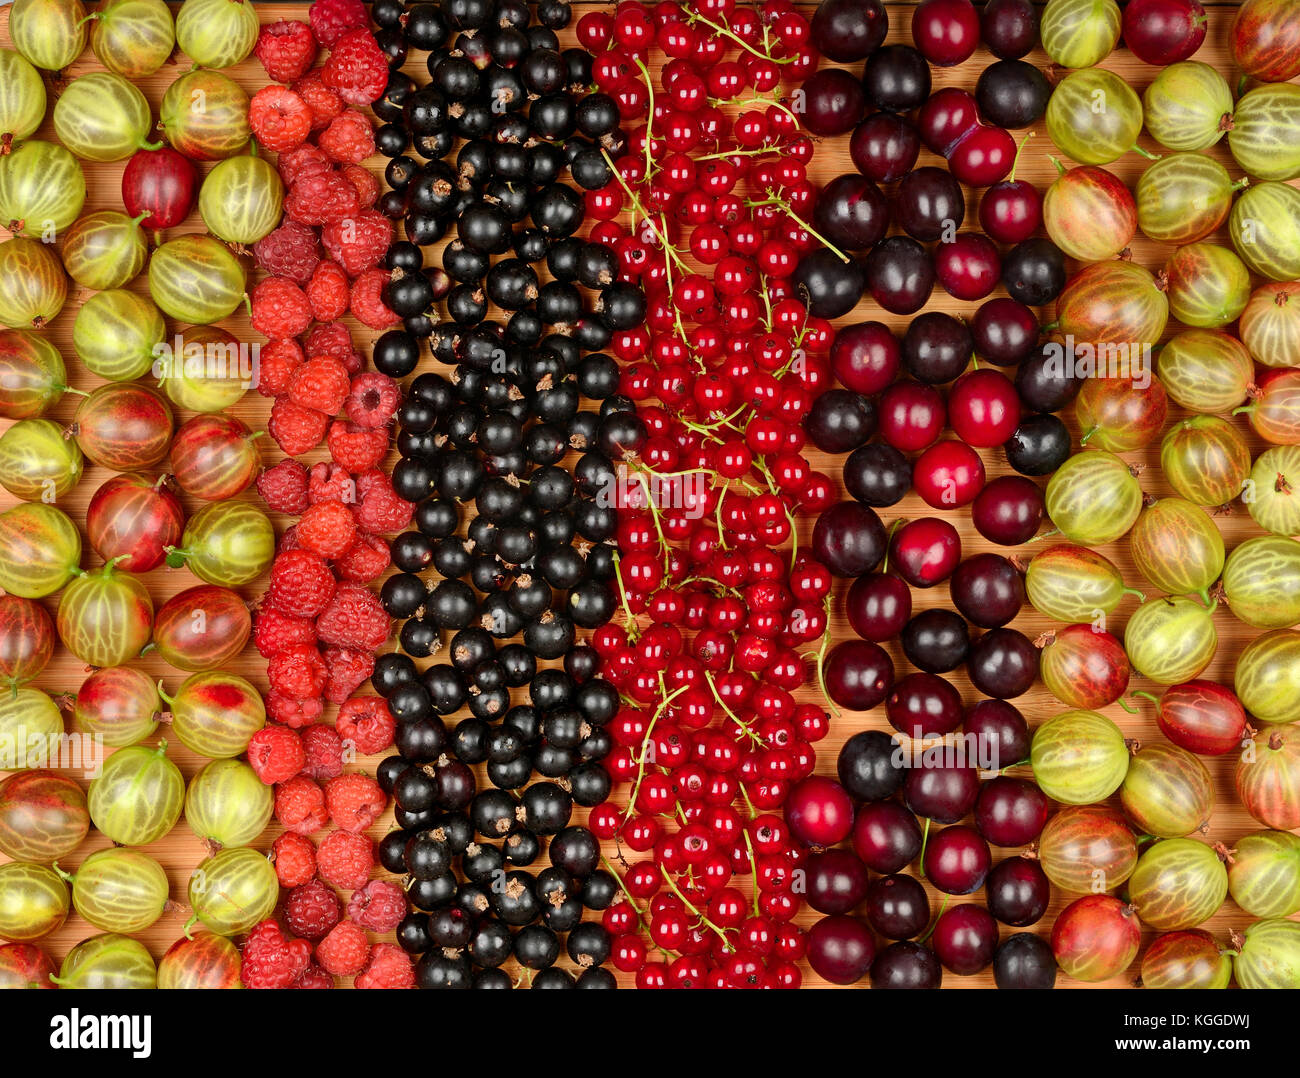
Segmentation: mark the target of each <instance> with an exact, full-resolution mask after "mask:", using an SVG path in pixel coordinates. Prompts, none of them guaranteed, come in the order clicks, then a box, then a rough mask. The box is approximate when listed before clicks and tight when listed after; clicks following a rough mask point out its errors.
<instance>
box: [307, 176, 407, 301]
mask: <svg viewBox="0 0 1300 1078" xmlns="http://www.w3.org/2000/svg"><path fill="white" fill-rule="evenodd" d="M338 179H339V180H340V182H342V183H345V184H347V186H348V191H349V193H350V194H351V195H352V197H353V198H354V199H355V198H356V194H357V189H356V188H355V187H353V186H352V185H351V184H350V183H348V181H347V180H345V179H343V177H341V176H339V177H338ZM304 223H306V224H313V223H316V222H311V221H307V222H304ZM320 238H321V243H323V244H324V245H325V250H327V251H328V252H329V253H330V256H331V257H332V258H333V259H334V261H335V262H337V263H338V264H339V265H340V266H342V267H343V268H344V269H345V270H347V272H348V276H349V277H355V276H356V275H357V274H359V273H362V272H364V271H365V270H368V269H370V267H371V266H377V265H378V264H379V263H380V261H382V259H383V257H384V255H385V254H387V253H388V245H389V243H390V242H392V238H393V226H392V223H391V222H390V221H389V220H388V218H387V217H385V216H384V215H383V214H382V213H380V212H379V211H378V210H357V211H355V212H354V213H352V214H350V215H344V216H341V217H331V218H329V219H328V220H326V221H325V222H324V227H323V228H322V229H321V234H320Z"/></svg>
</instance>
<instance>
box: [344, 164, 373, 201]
mask: <svg viewBox="0 0 1300 1078" xmlns="http://www.w3.org/2000/svg"><path fill="white" fill-rule="evenodd" d="M341 171H342V173H343V175H344V176H346V177H347V178H348V182H349V183H350V184H352V186H353V187H355V188H356V189H357V199H358V201H360V203H361V208H362V209H363V210H368V209H370V207H371V206H373V205H374V204H375V202H376V201H377V200H378V198H379V181H378V180H377V179H375V177H374V175H373V174H372V173H371V172H370V170H369V169H366V168H362V167H361V166H360V165H344V166H343V168H342V170H341Z"/></svg>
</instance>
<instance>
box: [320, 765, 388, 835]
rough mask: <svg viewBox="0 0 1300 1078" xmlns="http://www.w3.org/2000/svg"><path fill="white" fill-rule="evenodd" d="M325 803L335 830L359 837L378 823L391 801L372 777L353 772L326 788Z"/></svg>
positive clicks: (335, 780)
mask: <svg viewBox="0 0 1300 1078" xmlns="http://www.w3.org/2000/svg"><path fill="white" fill-rule="evenodd" d="M325 803H326V804H327V805H328V806H329V810H330V819H331V820H333V821H334V825H335V826H336V827H341V828H342V829H343V830H344V831H351V832H352V833H353V834H358V833H360V832H362V831H364V830H365V829H366V828H367V827H369V826H370V825H371V824H373V823H374V822H375V821H376V820H377V819H379V815H380V813H382V812H383V811H384V809H385V808H387V806H388V799H387V798H386V797H385V796H384V791H383V790H381V789H380V788H379V783H377V782H376V781H375V780H374V779H372V778H371V777H370V776H369V775H363V774H361V773H360V772H351V773H349V774H346V775H339V776H338V777H337V778H333V779H330V780H329V782H327V783H326V784H325Z"/></svg>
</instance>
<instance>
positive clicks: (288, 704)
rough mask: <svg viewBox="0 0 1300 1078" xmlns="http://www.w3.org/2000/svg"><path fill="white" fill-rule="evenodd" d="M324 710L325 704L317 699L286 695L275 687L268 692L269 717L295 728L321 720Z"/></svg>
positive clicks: (267, 711)
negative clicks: (302, 698) (301, 698)
mask: <svg viewBox="0 0 1300 1078" xmlns="http://www.w3.org/2000/svg"><path fill="white" fill-rule="evenodd" d="M324 710H325V707H324V705H323V704H322V703H321V702H320V701H319V700H316V699H311V700H300V699H299V698H298V697H296V696H285V695H284V693H282V692H276V691H275V690H274V689H272V690H271V691H270V692H269V693H267V694H266V715H267V718H269V719H270V720H271V721H272V722H278V723H281V724H282V725H284V726H290V727H292V728H293V729H295V730H298V729H300V728H302V727H304V726H310V725H311V724H312V723H314V722H319V721H320V717H321V714H322V713H323V712H324Z"/></svg>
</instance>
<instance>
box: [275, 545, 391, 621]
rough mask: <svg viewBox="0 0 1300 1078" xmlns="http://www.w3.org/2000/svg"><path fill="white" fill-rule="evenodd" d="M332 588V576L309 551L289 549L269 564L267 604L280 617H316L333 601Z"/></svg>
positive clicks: (319, 557) (321, 560) (317, 557)
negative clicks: (276, 611)
mask: <svg viewBox="0 0 1300 1078" xmlns="http://www.w3.org/2000/svg"><path fill="white" fill-rule="evenodd" d="M335 587H336V583H335V580H334V574H333V573H331V572H330V567H329V566H328V565H326V564H325V559H324V558H322V557H321V556H320V555H319V554H313V553H311V551H309V550H290V551H288V552H286V553H284V554H280V555H279V556H278V557H277V558H276V559H275V561H274V562H273V563H272V564H271V583H270V586H269V587H268V588H267V589H266V603H267V605H268V606H270V607H271V608H272V609H275V610H278V611H280V613H282V614H290V615H292V616H294V617H298V618H314V617H319V616H320V614H321V612H322V611H323V610H326V609H328V607H329V605H330V601H331V600H332V599H333V598H334V590H335ZM319 632H320V630H319V629H317V633H318V634H319ZM328 643H334V641H332V640H331V641H328ZM380 643H383V641H382V640H381V641H380Z"/></svg>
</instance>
